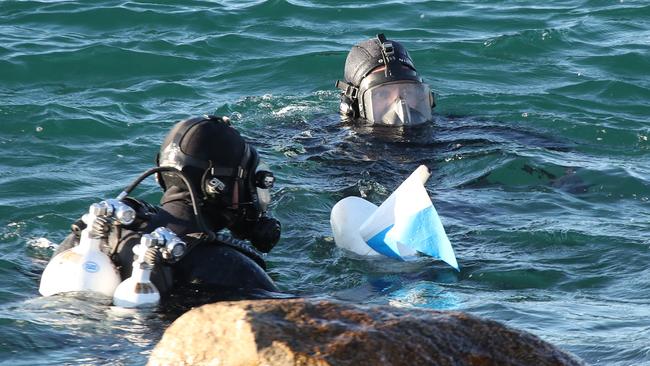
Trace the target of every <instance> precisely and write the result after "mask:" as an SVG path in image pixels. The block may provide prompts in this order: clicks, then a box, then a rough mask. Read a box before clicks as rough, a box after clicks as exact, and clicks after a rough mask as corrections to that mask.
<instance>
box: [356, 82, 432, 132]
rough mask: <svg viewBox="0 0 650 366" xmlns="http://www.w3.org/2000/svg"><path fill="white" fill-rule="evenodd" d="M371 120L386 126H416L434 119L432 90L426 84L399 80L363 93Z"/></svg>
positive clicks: (366, 111) (364, 103) (366, 110)
mask: <svg viewBox="0 0 650 366" xmlns="http://www.w3.org/2000/svg"><path fill="white" fill-rule="evenodd" d="M363 108H364V111H365V117H366V119H367V120H368V121H370V122H373V123H377V124H386V125H415V124H420V123H424V122H427V121H430V120H431V109H432V108H433V105H432V103H431V89H429V86H428V85H427V84H423V83H418V82H413V81H398V82H391V83H386V84H381V85H377V86H375V87H372V88H370V89H368V90H366V91H365V92H363Z"/></svg>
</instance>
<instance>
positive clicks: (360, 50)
mask: <svg viewBox="0 0 650 366" xmlns="http://www.w3.org/2000/svg"><path fill="white" fill-rule="evenodd" d="M336 87H337V88H339V89H340V90H341V91H342V93H341V104H340V112H341V115H342V116H343V117H344V118H345V119H362V120H365V121H367V122H368V123H371V124H373V125H389V126H405V125H417V124H422V123H424V122H427V121H431V110H432V109H433V107H435V101H434V96H433V93H432V92H431V89H430V88H429V86H428V85H427V84H425V83H424V82H423V81H422V78H421V77H420V75H419V74H418V72H417V71H416V69H415V66H414V65H413V60H412V59H411V56H410V55H409V54H408V51H407V50H406V48H404V46H402V44H400V43H399V42H396V41H392V40H388V39H386V37H385V36H384V35H383V34H378V35H377V37H376V38H372V39H369V40H366V41H363V42H360V43H358V44H357V45H355V46H354V47H352V49H351V50H350V52H349V53H348V56H347V59H346V60H345V81H342V80H338V81H337V82H336Z"/></svg>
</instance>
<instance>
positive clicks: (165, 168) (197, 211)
mask: <svg viewBox="0 0 650 366" xmlns="http://www.w3.org/2000/svg"><path fill="white" fill-rule="evenodd" d="M160 172H172V173H174V174H177V175H178V176H179V177H180V178H181V179H182V180H183V183H185V185H186V186H187V189H188V190H189V192H190V199H191V200H192V209H193V210H194V215H195V216H196V221H197V222H198V224H199V226H200V227H201V229H202V230H203V231H204V232H205V233H206V234H207V235H208V236H209V239H214V235H215V234H214V232H213V231H212V230H209V229H208V226H207V225H206V224H205V221H203V215H202V214H201V210H200V209H199V205H198V200H197V199H196V197H197V196H198V194H197V192H196V188H194V186H193V185H191V184H190V180H189V179H188V178H187V176H186V175H185V173H183V172H182V171H180V170H179V169H176V168H174V167H171V166H158V167H154V168H151V169H149V170H147V171H146V172H144V173H142V174H141V175H140V176H139V177H138V178H137V179H136V180H134V181H133V183H131V184H130V185H129V186H128V187H126V188H125V189H124V191H122V193H120V194H119V195H118V196H117V199H118V200H122V199H123V198H124V197H126V196H127V195H129V193H131V191H133V190H134V189H135V187H137V186H138V185H139V184H140V183H142V181H143V180H145V178H147V177H148V176H150V175H152V174H155V173H160Z"/></svg>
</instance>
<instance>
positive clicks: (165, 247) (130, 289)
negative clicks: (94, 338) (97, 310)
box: [113, 227, 186, 308]
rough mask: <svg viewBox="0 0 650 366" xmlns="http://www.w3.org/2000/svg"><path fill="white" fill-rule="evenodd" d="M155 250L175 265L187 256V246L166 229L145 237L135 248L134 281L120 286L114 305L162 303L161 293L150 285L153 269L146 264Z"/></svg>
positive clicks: (128, 305)
mask: <svg viewBox="0 0 650 366" xmlns="http://www.w3.org/2000/svg"><path fill="white" fill-rule="evenodd" d="M149 248H156V250H159V251H160V252H161V255H162V257H163V258H164V259H166V260H168V261H176V260H178V258H180V257H181V256H182V255H183V254H184V252H185V248H186V245H185V243H184V242H183V241H182V240H180V239H179V238H178V236H176V234H175V233H174V232H173V231H171V230H169V229H168V228H166V227H159V228H157V229H156V230H154V231H153V232H152V233H151V234H144V235H142V238H140V244H138V245H136V246H134V247H133V253H134V254H135V258H134V261H133V272H132V274H131V277H129V278H127V279H126V280H124V281H123V282H122V283H120V284H119V286H117V289H115V293H114V295H113V305H115V306H120V307H123V308H138V307H148V306H155V305H157V304H158V302H159V301H160V292H159V291H158V289H157V288H156V286H155V285H154V284H153V283H152V282H151V271H152V270H153V266H151V265H149V264H148V263H146V262H145V253H146V252H147V250H148V249H149Z"/></svg>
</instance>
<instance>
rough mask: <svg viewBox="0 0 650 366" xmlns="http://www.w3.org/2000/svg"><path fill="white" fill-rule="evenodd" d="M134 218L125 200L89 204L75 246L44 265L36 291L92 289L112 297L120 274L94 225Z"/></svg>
mask: <svg viewBox="0 0 650 366" xmlns="http://www.w3.org/2000/svg"><path fill="white" fill-rule="evenodd" d="M134 219H135V211H134V210H133V209H132V208H131V207H130V206H128V205H126V204H125V203H123V202H121V201H119V200H114V199H109V200H105V201H102V202H99V203H93V204H92V205H90V207H89V209H88V213H87V214H85V215H83V217H82V221H83V222H84V223H85V224H86V228H84V229H83V230H82V231H81V237H80V239H79V245H77V246H75V247H73V248H70V249H68V250H66V251H63V252H61V253H59V254H57V255H56V256H55V257H54V258H52V260H51V261H50V262H49V263H48V264H47V266H46V267H45V270H44V271H43V275H42V277H41V283H40V287H39V289H38V291H39V292H40V293H41V295H43V296H51V295H55V294H59V293H63V292H78V291H92V292H98V293H101V294H103V295H106V296H113V292H114V291H115V288H116V287H117V285H118V284H119V283H120V275H119V273H118V271H117V269H116V268H115V265H114V264H113V262H112V261H111V259H110V258H109V257H108V255H106V254H105V253H104V252H102V251H101V249H100V248H101V244H102V243H103V242H104V241H105V240H106V238H105V236H104V235H102V233H101V232H98V230H97V229H96V228H95V226H96V224H101V222H100V220H104V221H107V220H114V221H116V222H117V223H120V224H123V225H128V224H131V223H132V222H133V220H134Z"/></svg>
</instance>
